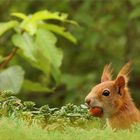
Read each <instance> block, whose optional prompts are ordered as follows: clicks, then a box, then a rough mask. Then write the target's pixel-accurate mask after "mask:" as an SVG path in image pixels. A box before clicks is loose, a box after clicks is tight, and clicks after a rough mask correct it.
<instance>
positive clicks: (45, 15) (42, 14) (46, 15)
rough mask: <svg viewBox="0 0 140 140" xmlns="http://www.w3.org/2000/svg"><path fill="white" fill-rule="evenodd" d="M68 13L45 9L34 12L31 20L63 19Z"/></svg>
mask: <svg viewBox="0 0 140 140" xmlns="http://www.w3.org/2000/svg"><path fill="white" fill-rule="evenodd" d="M67 17H68V15H67V14H64V13H61V14H60V13H59V12H54V13H52V12H49V11H47V10H43V11H39V12H36V13H35V14H33V15H32V20H33V21H39V20H48V19H54V20H60V21H65V20H66V19H67Z"/></svg>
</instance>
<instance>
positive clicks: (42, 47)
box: [35, 29, 63, 82]
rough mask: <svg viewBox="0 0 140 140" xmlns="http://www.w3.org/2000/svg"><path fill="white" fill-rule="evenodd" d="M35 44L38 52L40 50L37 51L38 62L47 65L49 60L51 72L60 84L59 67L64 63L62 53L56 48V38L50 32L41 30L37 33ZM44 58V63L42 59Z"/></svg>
mask: <svg viewBox="0 0 140 140" xmlns="http://www.w3.org/2000/svg"><path fill="white" fill-rule="evenodd" d="M35 43H36V47H37V48H36V50H39V51H36V55H35V56H36V58H38V61H39V62H40V63H42V65H46V64H45V60H48V63H49V65H50V72H51V74H52V75H53V77H54V79H55V80H56V81H57V82H58V81H59V79H60V72H59V67H60V65H61V63H62V58H63V54H62V51H61V50H60V49H59V48H56V46H55V43H56V37H55V36H54V34H53V33H51V32H49V31H45V30H42V29H39V30H38V31H37V33H36V41H35ZM38 52H41V53H42V55H40V57H38ZM43 57H44V61H43V59H42V58H43ZM41 60H42V61H41Z"/></svg>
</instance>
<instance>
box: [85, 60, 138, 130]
mask: <svg viewBox="0 0 140 140" xmlns="http://www.w3.org/2000/svg"><path fill="white" fill-rule="evenodd" d="M130 65H131V63H130V62H129V63H127V64H126V65H125V66H124V67H123V68H122V69H121V70H120V72H119V74H118V75H117V77H116V79H115V80H111V78H112V76H111V75H112V69H111V65H106V66H105V68H104V70H103V74H102V77H101V83H100V84H98V85H96V86H95V87H93V89H92V90H91V92H90V93H89V94H88V95H87V97H86V99H85V101H86V102H87V101H88V105H89V107H90V108H93V107H96V106H98V107H101V108H102V109H103V112H104V115H103V117H105V118H107V124H108V125H109V126H111V127H112V128H113V129H114V128H116V129H126V128H130V127H131V125H132V124H134V123H137V122H140V112H139V111H138V109H137V108H136V106H135V104H134V102H133V100H132V98H131V96H130V93H129V89H128V86H127V83H128V80H129V76H128V74H129V72H130ZM105 90H107V91H109V93H110V94H109V95H108V96H104V95H103V92H104V91H105Z"/></svg>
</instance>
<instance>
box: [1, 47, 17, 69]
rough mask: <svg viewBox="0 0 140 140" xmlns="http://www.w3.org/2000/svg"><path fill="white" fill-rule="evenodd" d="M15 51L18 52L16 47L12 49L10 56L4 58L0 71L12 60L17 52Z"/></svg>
mask: <svg viewBox="0 0 140 140" xmlns="http://www.w3.org/2000/svg"><path fill="white" fill-rule="evenodd" d="M17 50H18V48H17V47H15V48H13V50H12V51H11V52H10V54H9V55H8V56H7V57H6V58H5V60H4V62H2V63H1V64H0V69H3V68H4V67H6V65H7V64H8V63H9V61H10V60H11V59H12V58H13V56H14V55H15V53H16V52H17Z"/></svg>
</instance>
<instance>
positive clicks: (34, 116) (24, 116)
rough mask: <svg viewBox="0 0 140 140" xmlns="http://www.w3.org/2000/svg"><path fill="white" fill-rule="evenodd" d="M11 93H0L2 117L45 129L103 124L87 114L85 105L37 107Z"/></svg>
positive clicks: (0, 112) (0, 114)
mask: <svg viewBox="0 0 140 140" xmlns="http://www.w3.org/2000/svg"><path fill="white" fill-rule="evenodd" d="M12 94H13V93H12V92H10V91H4V92H1V93H0V117H2V118H4V117H8V118H13V119H19V120H24V121H26V122H27V123H28V124H29V125H31V124H38V125H39V127H41V128H44V129H46V130H54V129H57V130H58V129H61V130H62V129H64V128H65V127H67V126H73V127H81V128H88V129H90V128H92V127H94V128H101V127H103V126H104V123H103V122H104V121H100V120H99V119H98V118H95V117H92V116H90V115H89V114H88V112H87V107H86V106H85V105H81V106H76V105H74V104H71V103H69V104H67V105H65V106H62V107H61V108H50V107H49V106H48V105H44V106H42V107H40V108H37V107H36V106H35V103H34V102H31V101H25V102H22V101H21V100H20V99H18V98H17V97H15V96H12ZM89 124H90V127H89Z"/></svg>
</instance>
